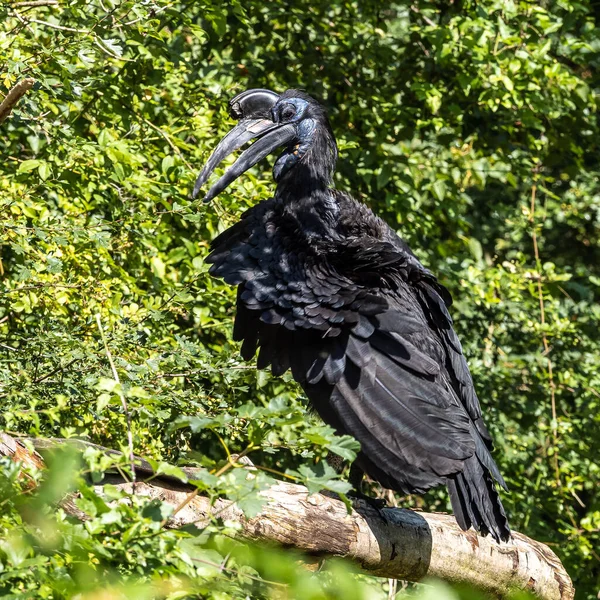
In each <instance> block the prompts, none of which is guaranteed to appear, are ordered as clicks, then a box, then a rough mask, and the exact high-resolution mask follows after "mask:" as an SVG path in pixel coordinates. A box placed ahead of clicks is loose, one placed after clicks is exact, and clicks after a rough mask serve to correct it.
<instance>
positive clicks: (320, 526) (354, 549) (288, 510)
mask: <svg viewBox="0 0 600 600" xmlns="http://www.w3.org/2000/svg"><path fill="white" fill-rule="evenodd" d="M30 441H31V442H32V443H33V444H34V446H35V447H36V448H37V449H40V450H42V449H46V448H48V447H49V446H56V445H62V444H65V443H70V444H76V445H77V446H79V447H83V446H85V445H87V444H86V442H82V441H72V440H30ZM96 447H97V448H98V446H96ZM104 450H106V451H107V452H111V453H114V452H115V451H114V450H112V451H111V450H108V449H104ZM0 455H4V456H9V457H11V458H12V459H13V460H15V461H18V462H22V463H25V464H30V465H34V466H36V467H40V466H42V465H43V464H44V463H43V459H42V457H41V456H40V455H39V454H38V453H37V451H36V452H32V451H30V450H29V449H28V448H27V446H26V444H24V443H23V442H22V441H21V440H19V439H15V438H12V437H10V436H8V435H6V434H0ZM185 471H186V472H187V473H188V475H189V476H190V478H191V479H193V469H185ZM152 475H153V472H152V468H151V466H150V464H149V463H148V462H146V461H143V459H139V458H137V457H136V476H137V477H138V480H137V481H136V483H135V487H134V486H133V484H132V483H131V482H128V481H124V480H123V479H122V477H120V476H118V475H112V474H111V475H107V477H106V479H105V481H104V482H103V484H105V483H111V484H112V485H115V486H117V487H119V488H121V489H123V490H125V491H127V492H129V493H135V494H137V495H144V496H146V497H148V498H149V499H158V500H160V501H162V502H165V503H167V504H169V505H171V506H172V507H173V508H174V509H175V512H174V513H173V514H172V516H171V518H170V519H169V521H168V522H167V523H166V526H167V527H172V528H178V527H183V526H187V525H191V524H196V525H197V526H198V527H200V528H202V527H203V526H205V525H206V524H207V523H208V522H209V521H210V519H211V518H212V517H213V516H214V515H217V514H218V516H219V518H222V519H226V520H234V521H237V522H239V523H240V524H241V526H242V528H241V535H243V536H244V537H245V538H247V539H250V540H255V541H262V542H271V543H273V542H275V543H277V544H280V545H281V546H283V547H294V548H297V549H299V550H301V551H303V552H306V553H309V554H311V555H318V556H323V557H326V556H339V557H345V558H348V559H351V560H353V561H354V562H355V563H357V564H359V565H360V566H361V567H362V568H363V569H364V570H365V571H366V572H367V573H370V574H372V575H377V576H380V577H386V578H393V579H404V580H408V581H420V580H421V579H423V578H424V577H426V576H429V577H438V578H440V579H443V580H445V581H448V582H454V583H456V582H460V583H467V584H469V585H472V586H475V587H478V588H480V589H482V590H484V591H486V592H488V593H490V594H492V595H493V596H496V597H499V598H503V597H505V596H507V595H508V594H509V593H510V592H511V591H513V590H515V589H523V590H528V591H530V592H531V593H532V594H534V595H535V596H537V597H538V598H540V599H541V600H572V599H573V598H574V594H575V590H574V588H573V585H572V583H571V579H570V578H569V575H568V574H567V572H566V570H565V568H564V567H563V565H562V563H561V562H560V560H559V558H558V557H557V556H556V555H555V554H554V552H552V550H550V549H549V548H548V547H547V546H545V545H544V544H542V543H540V542H537V541H535V540H532V539H530V538H528V537H527V536H525V535H522V534H520V533H516V532H515V533H513V539H512V540H511V541H510V542H509V543H497V542H495V541H494V540H493V539H492V538H490V537H489V536H488V537H481V536H479V535H477V534H476V533H475V532H474V531H472V530H469V531H462V530H461V529H460V527H458V525H457V523H456V521H455V519H454V517H452V516H451V515H446V514H438V513H422V512H417V511H413V510H408V509H398V508H384V509H382V510H377V509H376V508H373V507H372V506H370V505H368V504H366V503H362V502H361V503H359V504H358V505H356V506H355V507H354V509H353V510H352V511H351V512H350V513H349V512H348V510H347V509H346V506H345V504H344V503H343V502H342V501H340V500H338V499H336V498H332V497H329V496H326V495H323V494H309V493H308V490H307V489H306V488H305V487H304V486H301V485H296V484H292V483H285V482H277V483H276V484H275V485H273V486H272V487H270V488H269V489H268V490H267V491H266V492H263V495H264V497H265V498H266V503H265V505H264V507H263V509H262V511H261V512H260V514H259V515H257V516H256V517H254V518H252V519H249V518H246V517H245V516H244V514H243V512H242V510H241V509H240V508H239V507H238V506H237V505H236V504H235V503H233V502H231V501H229V500H223V499H220V500H217V501H216V502H213V503H212V504H211V502H210V500H209V499H208V498H205V497H202V496H199V495H197V494H196V492H195V491H193V490H191V489H190V487H189V485H186V484H183V483H181V482H178V481H177V480H176V479H174V478H172V477H164V476H154V477H153V479H152V480H151V481H144V480H143V478H144V477H149V476H152ZM249 476H252V475H251V473H249ZM95 489H96V492H97V493H98V494H102V485H97V486H95ZM62 507H63V509H64V510H65V511H66V512H67V513H69V514H71V515H72V516H75V517H77V518H82V519H84V518H85V514H83V513H81V511H79V510H78V509H77V508H76V506H75V504H74V503H73V502H72V501H70V499H68V500H67V501H66V502H64V503H63V504H62Z"/></svg>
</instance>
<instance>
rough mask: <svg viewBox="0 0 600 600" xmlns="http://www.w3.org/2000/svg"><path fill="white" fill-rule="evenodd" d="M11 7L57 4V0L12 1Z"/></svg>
mask: <svg viewBox="0 0 600 600" xmlns="http://www.w3.org/2000/svg"><path fill="white" fill-rule="evenodd" d="M10 6H11V8H35V7H37V6H58V0H27V1H26V2H13V3H12V4H11V5H10Z"/></svg>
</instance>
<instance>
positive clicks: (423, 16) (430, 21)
mask: <svg viewBox="0 0 600 600" xmlns="http://www.w3.org/2000/svg"><path fill="white" fill-rule="evenodd" d="M410 10H412V11H413V12H414V13H416V14H418V15H419V16H420V17H421V19H423V21H425V23H427V25H429V26H430V27H437V24H436V23H434V22H433V21H432V20H431V19H430V18H429V17H426V16H425V15H424V14H423V13H422V12H421V11H420V10H419V9H418V8H417V7H416V6H411V7H410Z"/></svg>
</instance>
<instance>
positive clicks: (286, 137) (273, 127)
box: [192, 90, 296, 202]
mask: <svg viewBox="0 0 600 600" xmlns="http://www.w3.org/2000/svg"><path fill="white" fill-rule="evenodd" d="M278 98H279V96H278V95H277V94H275V93H274V92H271V91H269V90H248V91H246V92H243V93H242V94H239V95H238V96H236V97H235V98H233V100H231V102H230V103H229V107H230V111H231V114H232V116H233V117H236V118H241V121H240V122H239V124H238V125H236V126H235V127H234V128H233V129H232V130H231V131H230V132H229V133H228V134H227V135H226V136H225V137H224V138H223V139H222V140H221V141H220V142H219V144H218V146H217V147H216V148H215V150H214V152H213V153H212V154H211V156H210V158H209V159H208V161H207V162H206V165H204V168H203V169H202V172H201V173H200V175H199V176H198V179H197V180H196V185H195V186H194V191H193V192H192V198H196V196H197V195H198V192H199V191H200V188H201V187H202V186H203V185H204V184H205V183H206V181H207V180H208V178H209V177H210V175H211V173H212V172H213V171H214V170H215V168H216V167H217V166H218V165H219V163H220V162H221V161H223V160H224V159H225V158H226V157H227V156H229V155H230V154H231V153H232V152H235V151H236V150H237V149H238V148H241V147H242V146H243V145H244V144H246V143H247V142H249V141H250V140H252V139H254V138H259V139H258V140H257V141H256V142H254V144H252V145H251V146H250V147H249V148H247V149H246V150H244V152H242V154H241V155H240V157H239V158H238V159H237V161H236V162H235V163H234V164H233V165H232V166H231V167H230V168H229V169H228V170H227V171H225V173H224V175H223V176H222V177H221V178H220V179H219V180H218V181H217V182H216V183H215V184H214V185H213V186H212V187H211V188H210V190H209V191H208V193H207V194H206V196H205V197H204V202H210V200H212V199H213V198H214V197H215V196H217V195H218V194H220V193H221V192H222V191H223V190H224V189H225V188H226V187H227V186H228V185H229V184H230V183H232V182H233V181H235V180H236V179H237V178H238V177H239V176H240V175H242V173H244V172H246V171H247V170H248V169H249V168H250V167H253V166H254V165H255V164H256V163H257V162H259V161H261V160H262V159H263V158H265V157H267V156H268V155H269V154H271V152H273V151H274V150H275V149H277V148H278V147H279V146H283V145H284V144H288V143H290V142H291V141H292V140H293V139H294V137H295V135H296V130H295V128H294V127H293V126H292V125H282V124H280V123H275V122H273V120H272V119H271V118H270V111H271V108H272V107H273V106H274V104H275V102H277V99H278Z"/></svg>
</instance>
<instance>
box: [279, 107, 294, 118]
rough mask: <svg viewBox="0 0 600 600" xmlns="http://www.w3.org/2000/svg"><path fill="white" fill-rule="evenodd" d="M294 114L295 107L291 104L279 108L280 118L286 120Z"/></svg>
mask: <svg viewBox="0 0 600 600" xmlns="http://www.w3.org/2000/svg"><path fill="white" fill-rule="evenodd" d="M295 114H296V107H295V106H294V105H293V104H286V105H285V106H284V107H283V108H282V109H281V119H282V120H283V121H287V120H289V119H291V118H292V117H293V116H294V115H295Z"/></svg>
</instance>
